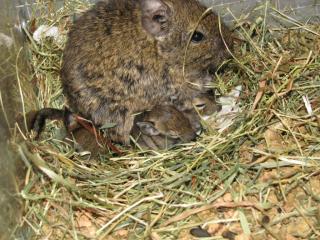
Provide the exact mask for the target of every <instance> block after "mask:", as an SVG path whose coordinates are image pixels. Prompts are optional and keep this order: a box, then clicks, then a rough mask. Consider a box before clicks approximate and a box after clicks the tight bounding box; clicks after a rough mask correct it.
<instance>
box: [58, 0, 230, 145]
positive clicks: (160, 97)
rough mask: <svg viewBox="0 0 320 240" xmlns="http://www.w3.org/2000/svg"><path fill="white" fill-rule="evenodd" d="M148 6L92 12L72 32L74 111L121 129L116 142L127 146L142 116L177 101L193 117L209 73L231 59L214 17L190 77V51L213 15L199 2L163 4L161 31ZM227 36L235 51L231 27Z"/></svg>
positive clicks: (113, 2) (65, 74)
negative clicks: (195, 33) (195, 36)
mask: <svg viewBox="0 0 320 240" xmlns="http://www.w3.org/2000/svg"><path fill="white" fill-rule="evenodd" d="M152 1H155V0H152ZM143 2H146V1H142V0H139V1H134V0H109V1H106V2H99V3H97V4H96V5H95V6H94V7H93V8H92V9H90V10H89V11H87V12H86V13H84V14H83V16H81V17H80V18H79V19H78V20H76V21H75V23H74V26H73V27H72V29H71V31H70V33H69V39H68V42H67V45H66V48H65V51H64V58H63V63H62V69H61V79H62V83H63V87H64V93H65V95H66V97H67V98H68V101H69V105H70V107H71V108H72V110H73V111H75V112H77V113H79V114H81V115H82V116H84V117H86V118H89V119H91V120H92V121H93V122H94V124H95V125H97V126H101V125H103V124H105V123H117V126H116V127H115V128H114V129H112V130H111V131H110V136H111V139H112V140H113V141H117V142H122V143H125V144H128V142H129V133H130V131H131V129H132V127H133V122H134V116H133V114H135V113H137V112H141V111H142V112H143V111H146V110H150V109H152V108H153V107H154V106H156V105H158V104H160V103H164V102H170V101H171V97H172V96H174V98H175V99H176V100H177V101H176V103H177V104H176V106H177V107H178V109H179V110H181V111H185V110H189V111H191V112H192V111H193V110H192V104H191V101H192V97H193V96H194V93H195V91H198V90H202V88H203V87H204V86H205V85H207V84H208V83H210V81H211V80H212V78H211V77H210V75H209V73H208V72H209V71H212V70H215V69H216V68H217V67H218V65H219V64H221V63H222V61H223V60H224V59H225V58H227V51H226V50H225V47H224V44H223V42H222V40H221V37H220V33H219V28H218V18H217V16H216V15H215V14H214V13H210V14H208V15H207V16H206V17H205V18H204V19H203V20H202V21H201V22H200V25H199V26H198V28H197V30H198V31H201V32H202V33H204V35H205V39H204V41H202V42H200V43H193V42H191V43H190V46H189V48H188V51H187V55H186V59H185V60H186V61H185V76H183V73H182V72H183V71H182V68H183V63H184V53H185V47H186V45H187V42H188V40H189V38H190V36H191V34H192V31H193V30H194V27H195V25H196V23H197V22H198V21H199V18H200V16H201V15H202V13H203V12H204V11H205V8H204V7H202V6H201V5H200V4H199V3H198V2H197V1H196V0H162V1H161V0H158V2H160V3H161V4H162V5H163V6H164V7H163V9H162V10H161V11H160V12H159V14H160V15H161V14H164V15H165V16H167V17H168V19H167V21H165V22H164V23H163V24H161V26H160V25H159V29H158V28H152V26H153V25H150V24H149V22H148V14H149V12H147V11H144V10H143V7H142V6H143V4H144V3H143ZM157 16H158V15H154V16H152V17H157ZM152 19H154V18H152ZM148 24H149V25H148ZM152 24H154V23H152ZM146 26H148V27H149V28H151V29H152V30H150V29H149V28H148V27H146ZM150 26H151V27H150ZM222 31H223V35H224V37H225V39H226V42H227V43H228V44H229V45H231V37H230V36H231V34H230V33H229V31H228V30H227V29H226V27H225V26H224V25H222ZM188 82H191V83H194V84H197V86H198V87H194V85H193V84H188ZM195 89H196V90H195ZM193 112H194V111H193ZM193 115H194V116H195V117H196V114H195V112H194V114H193ZM191 118H192V117H191ZM189 119H190V118H189Z"/></svg>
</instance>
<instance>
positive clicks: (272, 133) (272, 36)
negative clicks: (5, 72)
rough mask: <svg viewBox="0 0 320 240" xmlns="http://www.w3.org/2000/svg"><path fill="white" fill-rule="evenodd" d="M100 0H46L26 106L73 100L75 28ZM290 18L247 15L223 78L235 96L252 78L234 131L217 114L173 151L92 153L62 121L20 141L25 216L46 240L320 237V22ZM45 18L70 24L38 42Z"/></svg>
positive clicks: (239, 22)
mask: <svg viewBox="0 0 320 240" xmlns="http://www.w3.org/2000/svg"><path fill="white" fill-rule="evenodd" d="M88 6H89V5H88V4H86V3H82V2H79V1H66V2H65V5H64V7H62V8H61V9H60V10H59V11H53V10H52V9H51V10H50V8H49V10H48V9H47V5H46V4H44V3H42V2H41V3H39V4H38V5H36V9H37V12H38V13H40V16H38V17H37V18H36V19H35V20H34V21H32V23H31V26H30V29H29V31H30V44H29V59H30V66H31V74H30V75H28V76H27V75H23V76H20V81H21V84H22V94H23V97H24V98H23V103H24V106H25V108H26V111H28V110H30V109H38V108H42V107H57V108H62V106H63V105H64V101H65V99H64V97H63V96H62V91H61V87H60V82H59V67H60V64H61V54H62V49H63V46H64V43H65V35H66V33H67V30H68V28H69V26H70V24H71V22H72V19H73V17H74V13H75V12H76V13H79V12H81V11H84V10H85V9H87V7H88ZM268 11H270V12H272V13H273V14H274V15H279V14H280V13H278V12H277V11H276V10H274V9H269V10H268ZM279 16H281V17H282V18H286V21H287V22H288V21H290V22H291V23H292V25H293V27H290V28H288V27H286V28H282V27H278V28H269V27H267V25H266V21H265V20H266V19H265V18H261V17H260V18H257V19H255V20H254V21H250V20H248V18H243V19H235V21H236V25H235V28H234V29H235V32H237V34H238V36H239V37H240V38H242V39H243V40H242V41H238V43H237V46H236V47H235V52H234V57H235V58H234V59H233V60H232V61H231V62H230V63H229V65H228V68H227V70H226V72H224V73H223V74H220V75H217V76H216V79H217V81H216V82H215V87H216V88H217V89H218V90H219V92H220V93H221V94H222V95H224V94H226V93H228V92H229V91H230V90H232V89H233V88H234V87H235V86H237V85H241V86H242V93H241V95H240V99H239V103H240V106H241V112H240V113H239V115H238V116H237V118H236V119H235V122H234V123H233V125H232V126H231V127H229V128H228V129H227V130H226V131H224V132H222V133H219V132H218V131H217V129H215V127H214V125H211V124H209V123H207V124H205V125H206V128H207V131H206V132H205V133H204V134H203V135H202V136H201V138H200V139H199V140H198V141H197V142H193V143H189V144H185V145H183V146H180V147H177V148H175V149H173V150H170V151H161V152H155V151H144V152H139V151H132V150H130V149H122V150H123V151H125V152H126V155H125V156H121V157H119V156H116V155H114V154H112V153H109V154H106V155H103V156H100V157H98V158H94V159H88V155H85V154H84V155H82V154H79V153H76V152H75V150H74V148H73V146H70V145H68V144H66V143H64V142H62V141H61V140H60V139H61V137H60V136H61V130H59V129H60V128H61V124H60V125H59V123H58V124H57V123H55V122H51V123H49V124H48V126H47V129H46V132H45V133H44V134H43V135H42V140H41V141H33V140H30V139H29V138H27V140H26V141H24V142H22V143H21V142H20V143H17V144H14V145H15V148H16V151H17V152H18V153H19V154H20V156H21V158H22V159H23V160H24V161H25V163H26V165H27V167H28V172H27V175H26V178H25V186H24V188H23V189H22V190H21V196H22V197H23V198H24V199H25V200H26V202H25V214H24V219H23V223H22V224H25V225H28V226H29V227H30V228H31V229H32V231H33V232H34V239H142V238H143V237H146V238H148V237H150V239H153V240H157V239H194V236H192V235H196V236H200V235H201V234H202V235H203V236H206V235H207V236H209V235H208V233H209V234H210V235H211V236H212V237H211V238H208V239H223V238H226V239H271V237H272V238H274V239H319V237H320V224H319V223H320V209H319V201H320V181H319V180H320V130H319V129H320V118H319V117H320V91H319V88H320V76H319V75H320V74H319V71H320V37H319V36H320V26H319V25H302V24H300V23H298V22H296V21H294V20H292V19H289V18H287V17H286V16H285V15H279ZM41 24H46V25H49V26H56V27H58V29H59V30H60V33H61V34H62V40H60V41H54V40H53V39H49V38H47V39H45V40H44V41H42V42H39V43H37V42H35V41H33V40H32V36H31V35H32V31H33V30H32V28H36V27H37V26H40V25H41ZM30 84H31V85H33V86H36V90H35V91H34V92H31V91H26V90H25V89H28V85H30ZM17 135H21V134H20V133H19V131H17ZM199 226H200V227H201V228H198V227H199Z"/></svg>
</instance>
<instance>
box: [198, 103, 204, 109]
mask: <svg viewBox="0 0 320 240" xmlns="http://www.w3.org/2000/svg"><path fill="white" fill-rule="evenodd" d="M205 107H206V104H205V103H200V104H196V108H198V109H199V110H203V109H204V108H205Z"/></svg>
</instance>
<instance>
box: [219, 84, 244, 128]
mask: <svg viewBox="0 0 320 240" xmlns="http://www.w3.org/2000/svg"><path fill="white" fill-rule="evenodd" d="M241 90H242V86H237V87H235V88H234V89H233V90H232V91H231V92H230V93H228V94H227V95H226V96H223V97H220V98H219V99H218V102H220V104H221V110H220V112H218V113H217V115H216V118H215V121H216V123H217V128H218V129H219V130H218V131H219V132H223V131H224V130H225V129H227V128H228V127H229V126H231V125H232V124H233V122H234V119H235V118H236V116H237V115H238V114H239V113H240V112H241V109H240V106H239V103H237V100H238V98H239V96H240V93H241Z"/></svg>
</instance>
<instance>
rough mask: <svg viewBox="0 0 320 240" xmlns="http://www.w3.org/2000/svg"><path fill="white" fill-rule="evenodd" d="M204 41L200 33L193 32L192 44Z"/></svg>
mask: <svg viewBox="0 0 320 240" xmlns="http://www.w3.org/2000/svg"><path fill="white" fill-rule="evenodd" d="M203 39H204V35H203V33H201V32H198V31H195V32H194V33H193V35H192V38H191V41H192V42H194V43H198V42H201V41H202V40H203Z"/></svg>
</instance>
